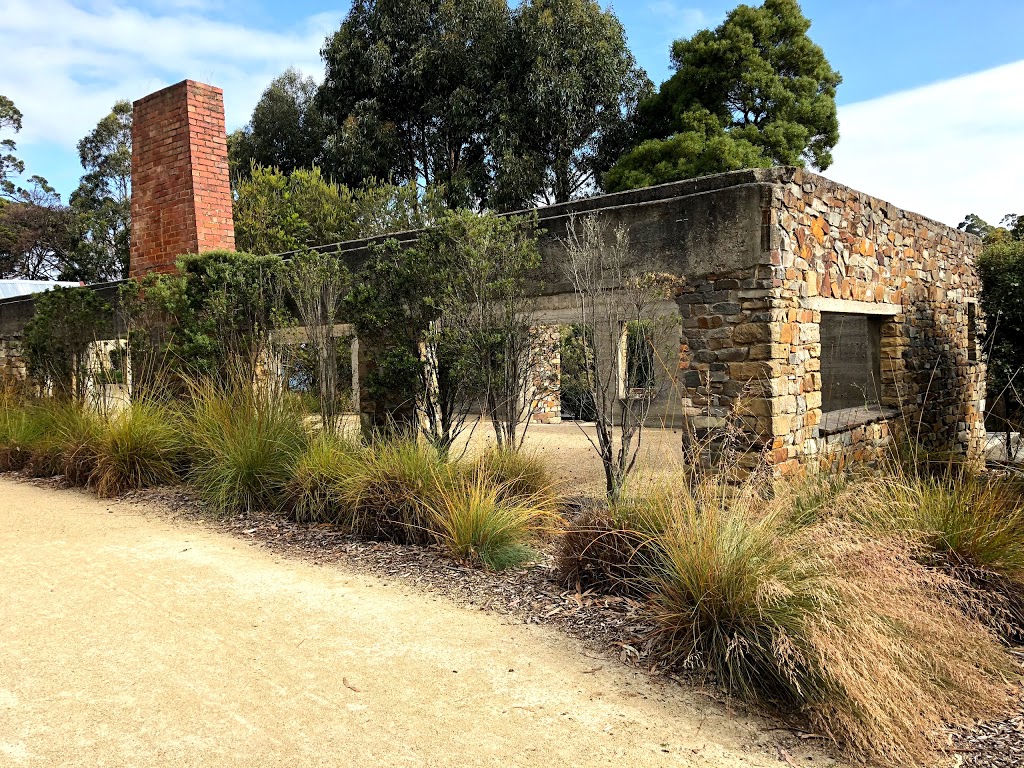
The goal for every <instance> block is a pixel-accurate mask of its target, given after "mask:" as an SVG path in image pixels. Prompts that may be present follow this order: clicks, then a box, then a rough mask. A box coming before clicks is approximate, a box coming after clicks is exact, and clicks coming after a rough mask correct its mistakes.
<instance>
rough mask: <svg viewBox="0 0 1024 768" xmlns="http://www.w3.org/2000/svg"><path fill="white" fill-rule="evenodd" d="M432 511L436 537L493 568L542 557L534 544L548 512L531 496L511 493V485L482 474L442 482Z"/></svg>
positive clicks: (453, 551) (459, 553) (456, 552)
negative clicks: (489, 481)
mask: <svg viewBox="0 0 1024 768" xmlns="http://www.w3.org/2000/svg"><path fill="white" fill-rule="evenodd" d="M430 512H431V514H430V524H431V528H432V529H433V530H434V533H435V536H436V538H437V541H438V542H439V543H440V544H441V546H443V547H444V548H445V549H447V550H448V551H449V552H450V553H451V554H452V556H454V557H455V558H456V559H459V560H463V561H465V562H470V563H482V564H483V565H484V566H486V567H487V568H490V569H491V570H495V571H500V570H504V569H505V568H512V567H518V566H521V565H523V564H525V563H527V562H529V561H531V560H535V559H536V558H537V557H538V554H537V551H536V550H535V549H534V548H533V547H532V546H531V544H532V543H533V542H534V541H535V540H536V538H537V535H538V533H539V532H540V530H541V528H542V526H543V523H544V522H545V521H546V519H547V518H548V516H549V513H548V512H546V511H545V510H544V509H543V507H542V506H541V505H538V504H534V503H531V501H530V499H529V498H528V497H517V498H512V497H511V496H510V494H509V490H508V488H505V487H503V486H501V485H494V484H490V483H487V482H486V481H485V480H484V478H483V477H481V476H479V475H478V476H477V477H476V478H475V479H471V480H461V481H460V480H456V481H454V482H451V483H448V482H441V483H439V484H438V494H437V500H436V501H435V502H434V505H433V506H432V507H431V510H430Z"/></svg>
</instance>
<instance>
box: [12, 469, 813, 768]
mask: <svg viewBox="0 0 1024 768" xmlns="http://www.w3.org/2000/svg"><path fill="white" fill-rule="evenodd" d="M0 579H2V583H0V765H4V766H46V767H47V768H49V767H50V766H147V767H148V766H200V765H202V766H260V768H264V767H269V766H289V768H300V767H302V766H374V767H376V766H400V765H411V766H435V765H437V766H442V765H443V766H478V765H479V766H491V765H494V766H502V767H503V768H505V767H507V766H517V765H522V766H563V765H564V766H573V767H574V768H582V767H583V766H599V765H602V766H603V765H614V766H678V765H683V766H726V767H730V766H778V765H780V764H785V763H780V760H781V753H780V752H778V751H777V748H776V747H775V746H774V745H775V743H776V737H777V736H778V734H776V733H771V732H766V731H765V730H764V726H763V724H761V725H760V727H759V724H758V723H757V722H756V721H754V720H752V719H747V718H742V717H730V716H728V715H726V714H725V713H724V712H723V710H722V708H721V707H720V706H719V705H717V704H715V703H713V702H709V701H707V700H706V699H704V697H701V696H699V695H697V694H694V693H692V692H688V691H685V690H681V689H677V688H675V687H670V686H666V685H660V684H652V683H649V682H647V681H646V680H645V679H644V678H643V677H641V676H639V675H635V674H633V673H631V672H630V671H629V670H627V669H625V668H623V667H618V666H616V665H610V664H608V663H607V662H601V661H595V660H594V659H592V658H588V657H587V656H585V655H584V654H583V652H582V651H581V648H580V646H579V645H577V644H576V643H575V642H574V641H571V640H569V639H567V638H566V637H564V636H561V635H559V634H557V633H555V632H554V631H552V630H550V629H546V628H541V627H535V626H525V625H522V624H517V625H510V624H508V623H506V620H505V619H504V618H503V617H500V616H497V615H493V614H486V613H483V612H479V611H476V612H474V611H472V610H469V609H466V608H462V607H459V606H456V605H454V604H452V603H451V602H448V601H447V600H445V599H443V598H440V597H436V596H431V595H426V594H421V593H416V592H413V591H412V590H410V589H409V588H408V587H404V586H401V585H396V584H387V583H385V582H382V581H380V580H375V579H371V578H369V577H366V576H362V575H354V574H352V573H347V572H345V571H344V570H342V569H339V568H334V567H331V568H328V567H320V566H315V565H310V564H307V563H303V562H298V561H292V560H281V559H280V558H277V557H275V556H274V555H273V554H271V553H268V552H266V551H263V550H260V549H257V548H255V547H253V546H251V545H248V544H246V543H244V542H242V541H239V540H238V539H235V538H232V537H230V536H228V535H226V534H223V533H220V532H216V531H211V530H207V529H204V528H201V527H198V526H195V525H191V524H187V523H182V522H178V521H169V520H167V519H165V518H162V517H159V516H154V515H145V514H142V513H141V512H139V511H133V510H132V508H131V507H129V506H128V505H126V504H119V503H105V502H101V501H98V500H96V499H94V498H92V497H91V496H88V495H85V494H84V493H80V492H76V491H55V490H50V489H44V488H38V487H35V486H31V485H28V484H24V483H18V482H14V481H12V480H10V479H0ZM793 755H794V756H793V757H792V760H793V762H794V763H795V764H799V765H809V766H814V765H829V764H831V761H829V760H828V759H826V758H824V757H822V756H821V755H820V754H811V753H797V752H794V753H793ZM787 757H788V755H787Z"/></svg>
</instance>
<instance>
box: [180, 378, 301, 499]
mask: <svg viewBox="0 0 1024 768" xmlns="http://www.w3.org/2000/svg"><path fill="white" fill-rule="evenodd" d="M187 417H188V422H189V423H188V428H187V439H186V443H187V445H188V449H189V450H190V451H191V453H192V462H193V463H192V468H191V471H190V472H189V475H188V481H189V483H190V484H191V485H192V486H193V487H194V488H195V489H196V490H197V491H198V492H199V494H200V495H201V496H202V497H203V498H204V499H205V500H206V501H207V502H208V503H209V504H210V505H211V507H212V508H213V510H214V512H215V513H216V514H219V515H230V514H237V513H245V514H248V513H252V512H259V511H267V512H280V511H282V510H283V509H284V508H285V506H286V504H287V501H288V496H287V486H288V483H289V481H290V480H291V478H292V474H293V470H294V467H295V465H296V463H297V462H298V460H299V458H300V457H301V456H302V454H303V452H304V451H305V449H306V446H307V444H308V436H307V434H306V431H305V428H304V425H303V415H302V413H301V411H300V410H299V409H297V408H296V407H295V406H294V405H293V404H292V403H291V402H289V401H288V400H287V399H285V398H283V397H279V396H274V395H271V394H269V393H263V392H255V391H253V390H252V389H251V388H246V387H237V388H235V389H233V390H224V389H221V388H218V387H216V386H214V385H212V384H202V385H198V386H196V387H195V388H194V392H193V399H192V407H191V411H190V412H189V413H188V414H187Z"/></svg>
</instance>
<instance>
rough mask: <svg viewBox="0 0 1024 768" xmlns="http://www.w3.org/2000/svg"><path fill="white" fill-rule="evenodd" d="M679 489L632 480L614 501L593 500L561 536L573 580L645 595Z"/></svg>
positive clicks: (561, 560) (559, 556)
mask: <svg viewBox="0 0 1024 768" xmlns="http://www.w3.org/2000/svg"><path fill="white" fill-rule="evenodd" d="M675 493H676V492H675V491H673V490H671V489H670V488H669V487H668V486H667V485H665V486H663V485H660V484H657V483H655V484H653V485H650V486H648V487H647V490H646V491H644V492H639V491H638V490H637V487H636V486H633V485H628V486H627V487H626V488H625V489H624V490H623V492H622V493H621V494H620V495H619V496H618V498H616V499H615V500H614V501H612V502H609V503H597V504H593V505H590V506H588V507H586V508H585V509H583V510H582V511H580V512H579V513H578V514H577V515H576V516H575V517H573V518H572V519H570V520H569V521H568V522H567V523H566V525H565V527H564V530H563V531H562V532H561V534H560V535H559V537H558V541H557V545H556V550H555V563H556V567H557V569H558V573H559V575H560V577H561V579H562V581H563V583H565V584H566V585H567V586H569V587H573V588H577V589H579V590H587V589H593V590H596V591H598V592H605V593H608V594H613V595H626V596H631V597H637V598H643V597H646V596H647V595H648V594H649V593H650V589H651V577H652V573H653V571H654V569H655V568H656V567H657V565H658V563H659V562H660V560H661V557H662V554H661V550H660V545H659V537H660V536H661V534H662V533H663V532H664V531H665V528H666V526H667V525H668V524H669V518H668V517H666V514H669V513H671V511H672V508H673V503H674V502H673V501H672V499H673V498H675V497H674V494H675Z"/></svg>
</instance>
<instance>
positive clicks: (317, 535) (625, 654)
mask: <svg viewBox="0 0 1024 768" xmlns="http://www.w3.org/2000/svg"><path fill="white" fill-rule="evenodd" d="M28 482H31V483H32V484H34V485H39V486H44V487H61V485H62V484H61V481H60V479H59V478H58V479H45V480H29V481H28ZM121 501H122V502H124V503H128V504H131V505H141V506H142V507H144V508H146V509H149V510H156V511H159V512H160V513H162V514H169V515H171V516H174V517H184V518H186V519H189V520H193V521H199V520H201V521H203V522H204V523H205V524H210V525H214V526H215V527H218V528H221V529H224V530H228V531H230V532H232V533H233V534H234V535H236V536H239V537H240V538H243V539H247V540H251V541H253V542H255V543H257V544H259V545H261V546H264V547H267V548H268V549H270V550H272V551H274V552H277V553H279V554H281V555H284V556H289V557H296V558H300V559H303V560H308V561H313V562H316V563H320V564H325V565H327V564H332V563H337V564H341V565H344V567H346V568H349V569H353V570H355V571H357V572H363V573H366V574H368V575H372V576H376V577H379V578H383V579H386V580H397V581H400V582H402V583H404V584H407V585H410V586H414V587H417V588H419V589H423V590H427V591H430V592H434V593H439V594H443V595H445V596H447V597H449V598H452V599H454V600H455V601H456V602H458V603H460V604H462V605H467V606H471V607H474V608H477V609H479V610H481V611H494V612H497V613H501V614H505V615H508V616H511V617H514V618H515V619H517V620H518V621H521V622H523V623H526V624H539V625H550V626H554V627H557V628H558V629H560V630H561V631H563V632H565V633H567V634H568V635H570V636H572V637H574V638H577V639H579V640H581V641H583V642H584V645H585V647H586V648H587V649H588V652H587V655H588V656H590V657H591V658H593V659H594V662H595V665H596V666H595V667H594V669H595V670H597V669H601V668H602V666H603V665H606V664H625V665H628V666H630V667H631V668H633V669H634V670H636V671H637V672H640V673H642V674H644V675H645V676H649V677H652V678H658V677H662V678H665V677H667V678H671V679H673V680H675V681H677V682H679V683H684V684H685V685H686V686H687V687H690V688H693V687H696V688H697V689H698V690H700V692H701V693H702V694H703V695H706V696H708V697H709V698H712V699H715V700H717V701H720V702H724V703H726V705H727V706H729V707H730V708H731V709H733V710H735V711H745V710H744V708H743V707H742V705H740V704H738V703H737V702H735V701H734V700H727V699H726V697H724V696H723V695H722V694H721V692H720V691H718V690H717V689H716V688H715V687H714V685H713V684H712V683H710V682H709V681H708V680H707V679H706V678H704V677H703V676H702V675H700V674H698V673H691V674H687V675H685V676H680V675H679V674H677V673H676V672H675V671H673V670H669V669H666V668H664V667H663V666H661V665H660V664H659V663H658V662H657V660H656V658H655V656H654V655H652V653H651V650H652V649H651V647H650V643H649V641H648V639H647V638H648V636H649V633H650V630H651V628H652V626H651V624H650V623H649V622H648V621H647V619H646V618H645V616H644V613H643V610H642V608H643V606H642V605H641V604H640V603H639V602H637V601H634V600H631V599H628V598H623V597H609V596H604V595H599V594H592V593H591V592H589V591H588V592H582V593H581V592H578V591H576V590H574V589H566V588H565V587H564V586H563V585H561V584H559V583H558V581H557V578H556V574H555V571H554V568H553V566H552V564H551V561H550V557H548V558H546V559H545V560H544V561H543V562H541V563H538V564H536V565H534V566H532V567H529V568H525V569H521V570H514V571H506V572H503V573H501V574H495V573H490V572H487V571H482V570H480V569H476V568H471V567H466V566H463V565H460V564H457V563H454V562H452V561H451V560H450V559H448V558H447V557H445V556H444V555H443V554H441V553H440V552H439V551H437V550H434V549H431V548H424V547H414V546H402V545H396V544H391V543H383V542H367V541H360V540H354V539H352V538H351V537H349V536H347V535H345V534H342V533H339V532H337V531H334V530H332V529H331V528H330V527H329V526H319V525H306V524H298V523H294V522H291V521H287V520H282V519H279V518H273V517H260V518H252V517H236V518H231V519H228V520H224V521H219V522H210V519H209V517H208V515H206V514H205V513H204V511H203V506H202V503H201V502H200V501H198V500H197V499H195V498H194V497H192V496H190V495H189V493H188V492H187V491H186V490H184V489H180V488H161V489H150V490H146V491H141V492H137V493H133V494H130V495H128V496H126V497H124V498H123V499H122V500H121ZM1013 652H1014V654H1015V655H1016V656H1017V657H1018V658H1019V659H1020V661H1021V666H1022V672H1024V648H1022V649H1020V650H1017V649H1015V650H1014V651H1013ZM1022 691H1024V685H1022ZM776 726H777V728H776V729H777V730H778V731H779V732H783V733H785V734H786V735H785V736H784V737H782V738H780V739H779V740H778V745H777V751H778V759H779V761H780V763H782V764H790V765H795V764H797V763H796V762H794V759H793V758H792V754H791V750H792V751H793V752H795V751H797V750H798V749H799V747H800V745H801V742H803V741H806V740H809V739H810V740H815V741H817V740H819V739H821V738H822V737H820V736H819V735H817V734H812V733H808V732H806V731H802V730H801V729H800V728H799V726H798V725H796V724H794V723H786V722H783V721H777V722H776ZM949 744H950V747H949V755H950V761H949V764H951V765H954V766H958V767H962V768H983V767H984V768H1021V767H1022V766H1024V702H1022V705H1021V707H1020V708H1019V710H1018V711H1017V712H1015V713H1014V714H1013V715H1012V716H1010V717H1007V718H1005V719H1003V720H999V721H990V722H979V723H977V724H975V726H974V727H972V728H970V729H964V730H958V731H950V733H949Z"/></svg>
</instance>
